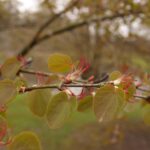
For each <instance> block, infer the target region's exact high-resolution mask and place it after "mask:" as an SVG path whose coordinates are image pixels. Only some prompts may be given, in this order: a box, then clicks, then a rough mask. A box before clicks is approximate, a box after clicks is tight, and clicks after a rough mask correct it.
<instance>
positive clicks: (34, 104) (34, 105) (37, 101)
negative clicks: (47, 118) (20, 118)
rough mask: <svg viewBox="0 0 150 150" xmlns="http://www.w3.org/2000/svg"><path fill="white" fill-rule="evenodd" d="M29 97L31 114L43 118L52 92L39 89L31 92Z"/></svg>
mask: <svg viewBox="0 0 150 150" xmlns="http://www.w3.org/2000/svg"><path fill="white" fill-rule="evenodd" d="M27 97H28V101H29V108H30V110H31V112H32V113H33V114H35V115H37V116H39V117H43V116H44V115H45V113H46V109H47V105H48V102H49V100H50V98H51V91H50V90H49V89H38V90H35V91H31V92H29V93H28V96H27Z"/></svg>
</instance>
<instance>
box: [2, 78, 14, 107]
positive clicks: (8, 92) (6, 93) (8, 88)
mask: <svg viewBox="0 0 150 150" xmlns="http://www.w3.org/2000/svg"><path fill="white" fill-rule="evenodd" d="M16 94H17V89H16V86H15V84H14V82H13V81H11V80H2V81H0V105H3V104H6V103H8V102H9V101H10V100H12V99H13V98H14V97H15V96H16Z"/></svg>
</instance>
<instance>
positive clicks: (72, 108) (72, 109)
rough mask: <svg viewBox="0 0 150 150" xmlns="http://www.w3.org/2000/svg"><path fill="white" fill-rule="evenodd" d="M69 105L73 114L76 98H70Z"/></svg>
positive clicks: (75, 108)
mask: <svg viewBox="0 0 150 150" xmlns="http://www.w3.org/2000/svg"><path fill="white" fill-rule="evenodd" d="M69 101H70V103H71V111H72V112H74V111H76V110H77V105H78V104H77V98H76V97H75V96H72V97H71V98H70V99H69Z"/></svg>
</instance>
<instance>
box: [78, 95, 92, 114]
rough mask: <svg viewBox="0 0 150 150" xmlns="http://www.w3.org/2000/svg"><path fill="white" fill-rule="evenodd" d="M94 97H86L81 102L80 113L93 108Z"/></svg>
mask: <svg viewBox="0 0 150 150" xmlns="http://www.w3.org/2000/svg"><path fill="white" fill-rule="evenodd" d="M92 103H93V97H92V96H86V97H84V98H83V99H81V100H80V102H79V105H78V111H80V112H83V111H86V110H87V109H89V108H91V107H92Z"/></svg>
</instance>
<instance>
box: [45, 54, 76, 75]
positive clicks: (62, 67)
mask: <svg viewBox="0 0 150 150" xmlns="http://www.w3.org/2000/svg"><path fill="white" fill-rule="evenodd" d="M72 65H73V63H72V60H71V58H70V57H69V56H67V55H64V54H58V53H56V54H53V55H51V56H50V57H49V60H48V67H49V70H50V71H51V72H55V73H66V72H69V71H71V69H72Z"/></svg>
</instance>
